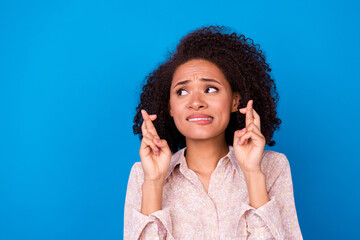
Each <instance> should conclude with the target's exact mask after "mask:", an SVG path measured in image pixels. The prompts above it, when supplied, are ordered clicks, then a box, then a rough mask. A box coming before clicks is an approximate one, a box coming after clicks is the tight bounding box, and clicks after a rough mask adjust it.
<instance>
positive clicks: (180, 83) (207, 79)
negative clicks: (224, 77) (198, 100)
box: [173, 78, 222, 88]
mask: <svg viewBox="0 0 360 240" xmlns="http://www.w3.org/2000/svg"><path fill="white" fill-rule="evenodd" d="M200 80H201V81H204V82H215V83H218V84H220V85H222V84H221V83H220V82H219V81H217V80H215V79H212V78H200ZM188 82H190V80H184V81H180V82H178V83H177V84H175V86H174V87H173V88H175V87H176V86H178V85H184V84H186V83H188Z"/></svg>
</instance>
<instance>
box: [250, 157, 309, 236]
mask: <svg viewBox="0 0 360 240" xmlns="http://www.w3.org/2000/svg"><path fill="white" fill-rule="evenodd" d="M277 154H279V155H278V156H276V159H274V160H275V162H274V167H272V169H271V172H268V173H267V174H270V175H271V176H272V177H274V179H275V180H274V182H273V184H272V185H271V187H270V189H269V191H268V195H269V198H270V201H269V202H267V203H266V204H264V205H262V206H261V207H259V208H257V209H255V208H253V207H251V206H247V208H248V211H247V212H246V214H245V219H246V223H247V231H248V232H249V234H250V235H249V237H248V239H276V240H280V239H281V240H282V239H294V240H298V239H303V238H302V235H301V230H300V226H299V222H298V218H297V213H296V207H295V201H294V192H293V184H292V179H291V170H290V164H289V161H288V159H287V158H286V156H285V155H284V154H282V153H277ZM266 179H268V178H266ZM269 179H271V178H269Z"/></svg>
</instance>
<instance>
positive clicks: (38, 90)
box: [0, 0, 360, 240]
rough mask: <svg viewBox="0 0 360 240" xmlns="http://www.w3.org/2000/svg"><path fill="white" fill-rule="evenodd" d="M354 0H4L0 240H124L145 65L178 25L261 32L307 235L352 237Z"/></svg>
mask: <svg viewBox="0 0 360 240" xmlns="http://www.w3.org/2000/svg"><path fill="white" fill-rule="evenodd" d="M359 10H360V8H359V4H358V2H357V1H310V0H305V1H296V2H295V1H294V2H290V1H264V0H262V1H261V0H259V1H223V3H221V4H220V2H219V1H210V0H207V1H193V0H191V1H188V0H183V1H177V2H175V1H174V2H171V3H169V1H135V2H133V3H131V2H130V1H129V2H128V1H126V2H125V1H10V0H8V1H4V0H3V1H1V3H0V114H1V115H0V239H3V240H9V239H122V234H123V210H124V201H125V193H126V187H127V180H128V176H129V173H130V169H131V166H132V165H133V164H134V162H136V161H140V159H139V157H138V151H139V146H140V141H139V139H138V137H137V136H134V135H133V134H132V121H133V116H134V114H135V107H136V105H137V103H138V99H139V93H140V88H141V84H142V83H143V80H144V78H145V76H146V75H147V74H148V73H149V72H151V71H152V70H153V69H154V68H155V67H156V66H157V65H158V64H159V63H161V62H162V61H164V60H165V57H166V54H167V51H168V50H170V51H171V50H173V48H174V47H175V46H176V44H177V43H178V41H179V40H180V38H181V37H182V36H184V35H185V34H186V33H188V32H189V31H191V30H194V29H195V28H198V27H201V26H203V25H208V24H219V25H227V26H230V27H232V28H233V29H234V30H235V31H237V32H240V33H243V34H245V36H247V37H250V38H252V39H254V41H255V43H259V44H260V46H261V49H262V50H263V51H264V52H265V55H266V57H267V61H268V62H269V64H270V66H271V68H272V69H273V72H272V75H273V77H274V78H275V81H276V83H277V89H278V92H279V95H280V102H279V107H278V112H279V117H280V118H281V119H282V121H283V123H282V125H281V129H280V130H279V131H278V132H276V134H275V140H276V141H277V144H276V146H275V147H272V148H269V147H268V148H267V149H270V150H274V151H278V152H282V153H284V154H286V156H287V157H288V159H289V162H290V165H291V171H292V177H293V184H294V191H295V203H296V208H297V212H298V218H299V223H300V227H301V230H302V233H303V236H304V239H353V238H355V237H357V238H359V237H360V233H359V231H358V229H359V228H358V216H359V214H360V211H359V209H360V208H359V202H360V194H359V190H358V188H359V187H358V183H359V180H360V177H359V166H360V165H359V154H360V151H359V127H358V126H359V125H358V123H359V120H360V117H359V113H358V109H359V107H358V104H359V103H360V101H359V100H360V97H359V95H360V94H359V90H360V84H359V82H360V81H359V80H360V77H359V63H360V62H359V54H360V50H359V45H360V44H359V32H360V31H359V20H360V19H359V17H358V16H359V15H358V13H359Z"/></svg>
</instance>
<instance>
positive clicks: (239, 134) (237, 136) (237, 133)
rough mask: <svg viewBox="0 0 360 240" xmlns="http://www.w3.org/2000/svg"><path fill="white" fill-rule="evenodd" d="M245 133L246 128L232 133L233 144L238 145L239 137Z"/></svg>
mask: <svg viewBox="0 0 360 240" xmlns="http://www.w3.org/2000/svg"><path fill="white" fill-rule="evenodd" d="M245 133H246V128H243V129H241V130H236V131H235V133H234V142H233V144H239V141H240V137H241V136H242V135H244V134H245Z"/></svg>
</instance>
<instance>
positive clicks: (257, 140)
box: [238, 131, 265, 145]
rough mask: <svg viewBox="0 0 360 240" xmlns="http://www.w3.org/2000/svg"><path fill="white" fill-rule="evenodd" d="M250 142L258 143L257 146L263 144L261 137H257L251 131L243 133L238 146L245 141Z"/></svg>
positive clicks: (263, 140)
mask: <svg viewBox="0 0 360 240" xmlns="http://www.w3.org/2000/svg"><path fill="white" fill-rule="evenodd" d="M250 138H251V140H252V141H254V143H258V144H262V143H264V142H265V138H264V136H262V135H258V134H256V133H255V132H253V131H249V132H247V133H245V134H244V135H243V136H241V137H240V139H239V142H238V143H239V144H240V145H242V144H244V143H246V140H250Z"/></svg>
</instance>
